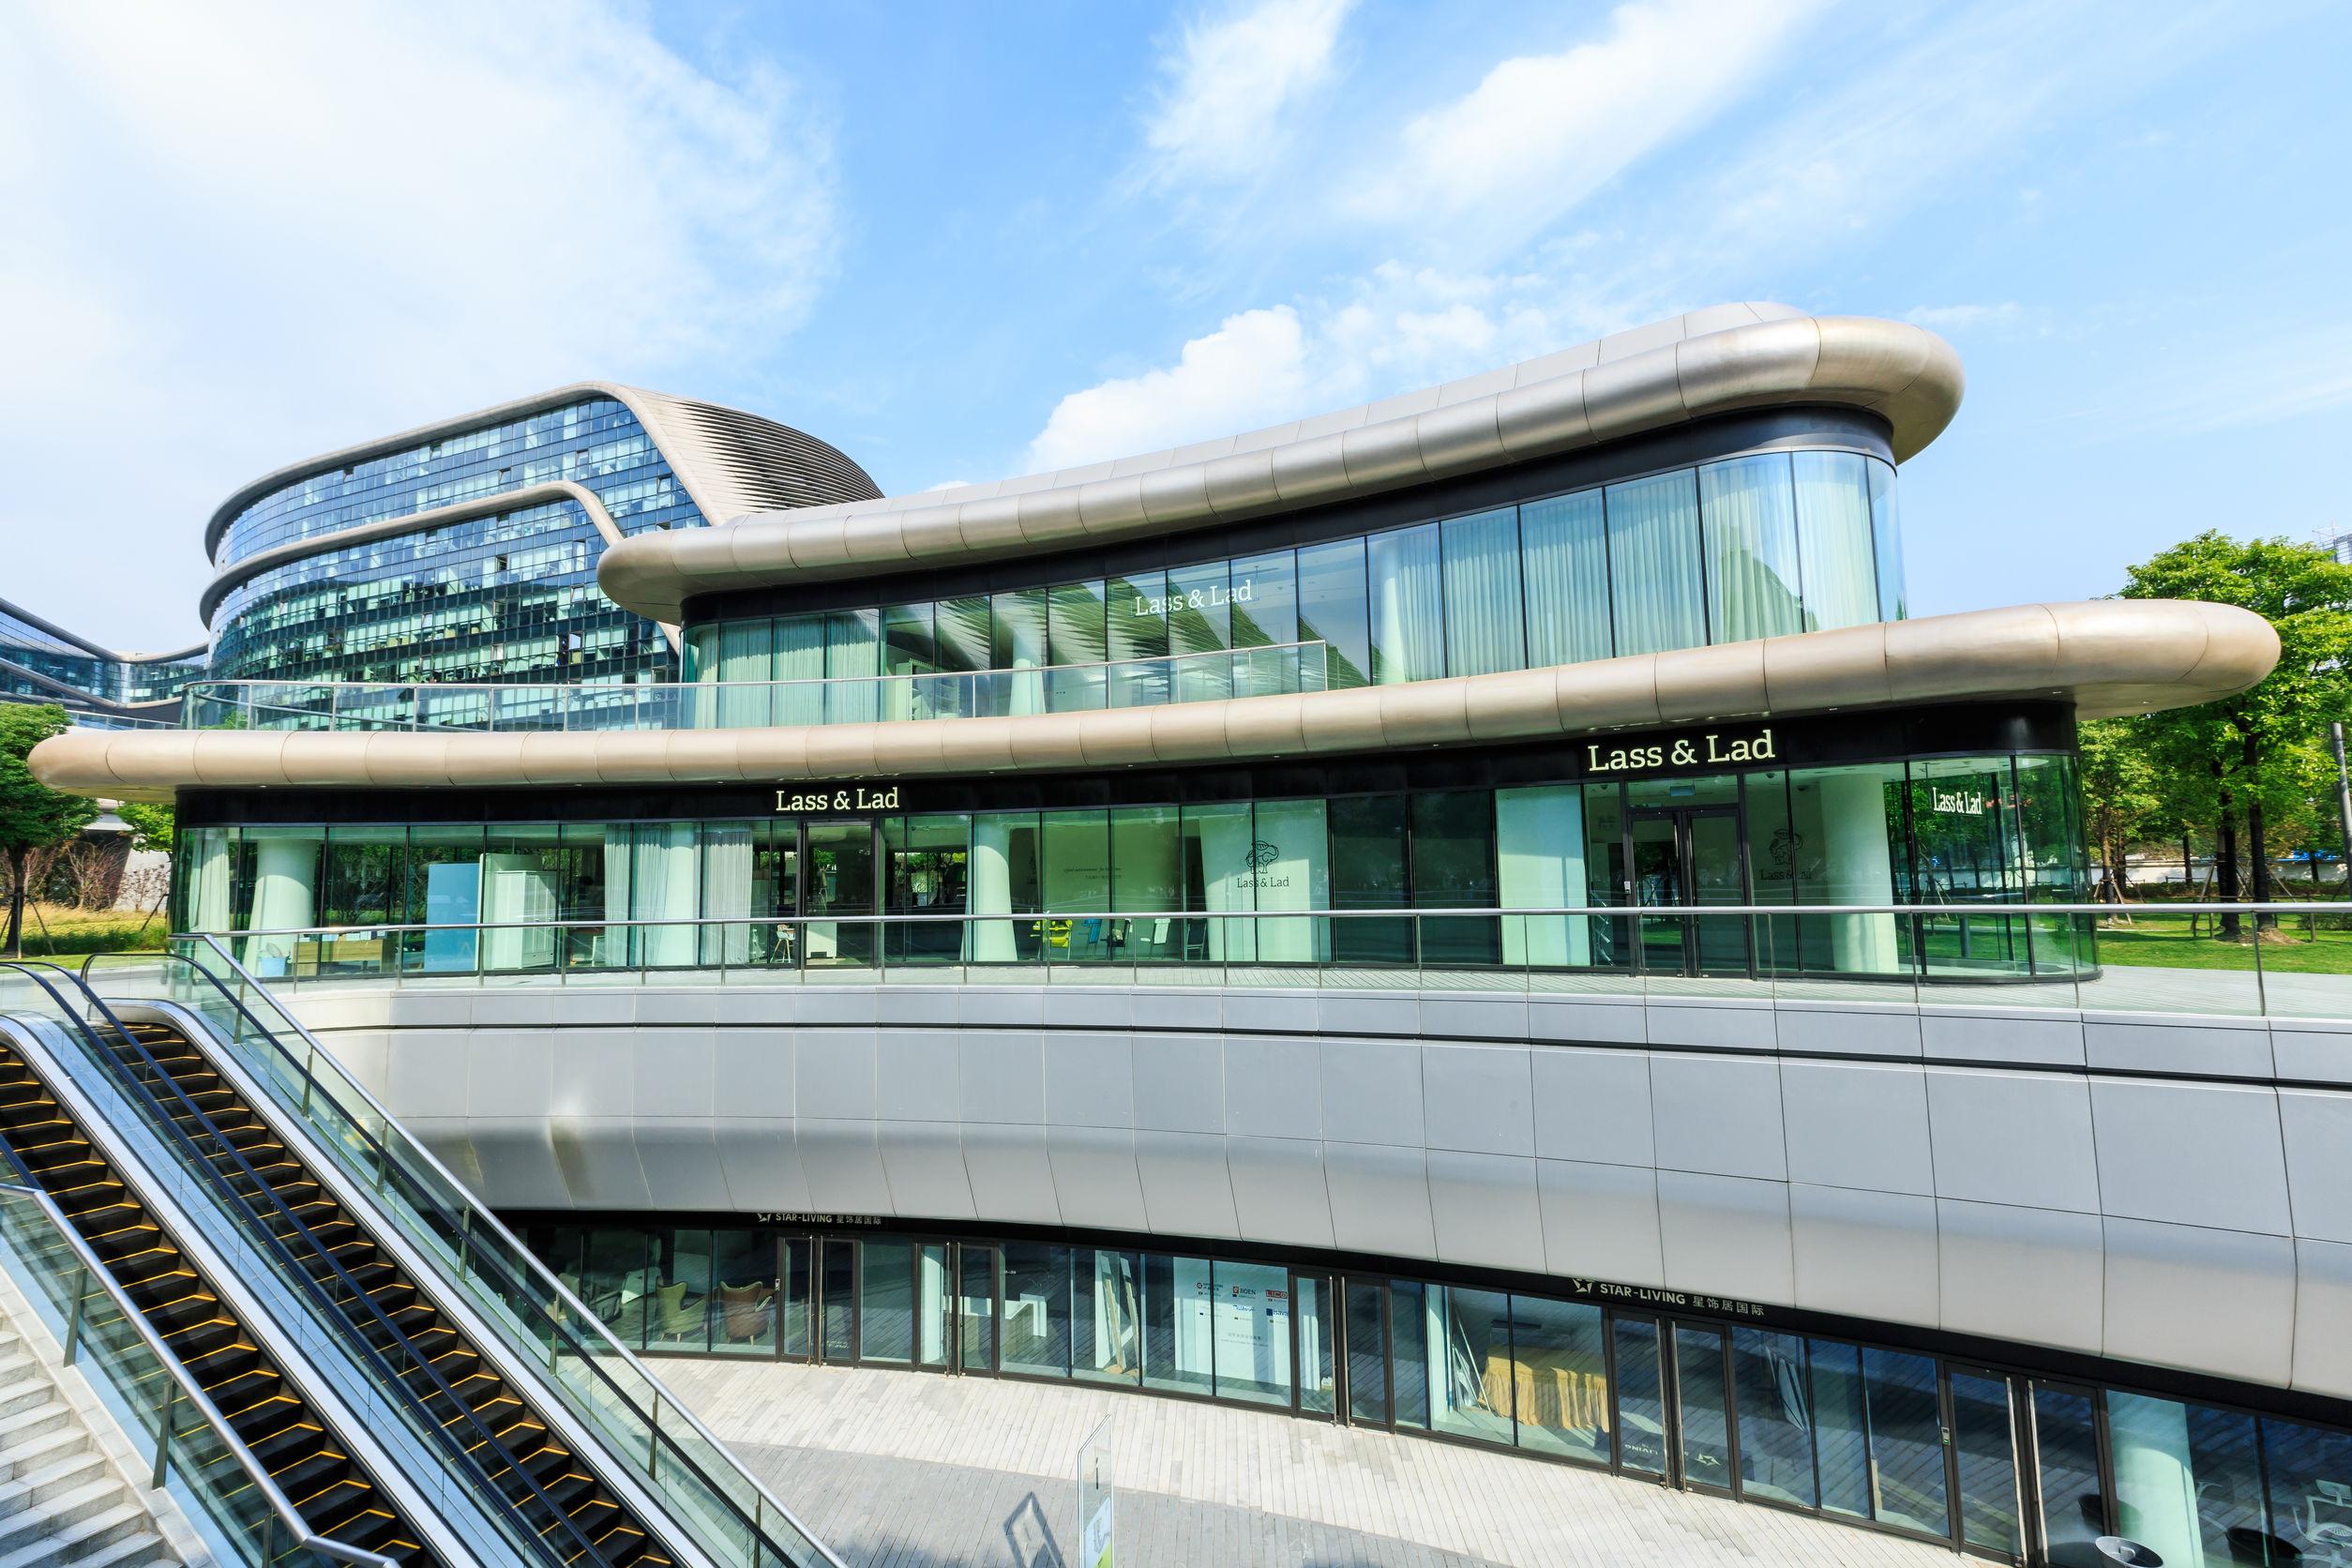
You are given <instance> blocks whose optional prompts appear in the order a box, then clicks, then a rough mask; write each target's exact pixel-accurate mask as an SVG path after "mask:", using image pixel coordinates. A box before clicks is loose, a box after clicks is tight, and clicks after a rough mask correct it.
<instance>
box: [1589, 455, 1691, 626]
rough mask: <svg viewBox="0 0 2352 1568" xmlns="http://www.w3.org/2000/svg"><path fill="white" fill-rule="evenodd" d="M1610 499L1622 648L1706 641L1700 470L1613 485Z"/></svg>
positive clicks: (1613, 594)
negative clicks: (1701, 572)
mask: <svg viewBox="0 0 2352 1568" xmlns="http://www.w3.org/2000/svg"><path fill="white" fill-rule="evenodd" d="M1607 505H1608V526H1609V598H1610V602H1611V605H1612V608H1613V609H1614V611H1615V619H1616V623H1617V651H1618V653H1619V654H1620V655H1625V654H1663V653H1666V652H1668V651H1670V650H1672V649H1676V648H1696V647H1699V646H1700V645H1702V644H1703V643H1705V642H1706V641H1707V618H1706V611H1705V608H1704V607H1703V606H1702V605H1701V603H1700V600H1699V567H1698V477H1697V475H1695V474H1693V473H1692V472H1691V471H1690V470H1689V469H1684V470H1682V471H1681V473H1678V474H1661V475H1657V476H1656V477H1655V478H1651V479H1636V480H1634V481H1633V482H1632V483H1630V484H1623V485H1611V486H1609V487H1608V491H1607Z"/></svg>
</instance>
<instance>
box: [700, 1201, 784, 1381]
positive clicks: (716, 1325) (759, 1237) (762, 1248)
mask: <svg viewBox="0 0 2352 1568" xmlns="http://www.w3.org/2000/svg"><path fill="white" fill-rule="evenodd" d="M711 1278H712V1282H713V1289H714V1299H713V1301H712V1304H711V1349H714V1350H716V1351H719V1352H721V1353H723V1354H727V1355H750V1356H764V1355H771V1354H773V1353H774V1352H775V1349H776V1243H775V1242H774V1240H772V1239H771V1238H770V1237H769V1236H768V1235H767V1234H766V1233H765V1232H763V1231H759V1230H718V1231H714V1232H713V1233H712V1235H711Z"/></svg>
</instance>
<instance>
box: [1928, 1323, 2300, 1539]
mask: <svg viewBox="0 0 2352 1568" xmlns="http://www.w3.org/2000/svg"><path fill="white" fill-rule="evenodd" d="M1947 1381H1948V1382H1949V1383H1950V1385H1951V1389H1952V1459H1953V1464H1954V1468H1955V1469H1956V1470H1958V1471H1959V1476H1960V1530H1961V1534H1962V1538H1963V1539H1964V1540H1965V1541H1966V1542H1967V1544H1968V1545H1971V1546H1982V1547H1983V1548H1985V1549H1986V1550H1988V1551H1995V1552H2000V1553H2003V1554H2008V1555H2013V1554H2014V1553H2015V1552H2016V1551H2017V1550H2018V1548H2019V1546H2020V1545H2021V1544H2022V1540H2021V1537H2020V1536H2019V1534H2018V1530H2017V1455H2016V1451H2015V1449H2014V1447H2013V1440H2012V1438H2011V1435H2010V1432H2011V1425H2010V1419H2009V1380H2007V1379H2006V1378H1998V1377H1994V1376H1990V1375H1987V1374H1981V1373H1975V1372H1963V1371H1961V1370H1960V1369H1959V1368H1957V1367H1954V1368H1952V1371H1951V1373H1950V1375H1949V1377H1948V1379H1947ZM2247 1440H2248V1443H2249V1445H2250V1446H2251V1444H2252V1441H2253V1432H2252V1430H2251V1428H2249V1430H2248V1433H2247Z"/></svg>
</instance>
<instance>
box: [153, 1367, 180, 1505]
mask: <svg viewBox="0 0 2352 1568" xmlns="http://www.w3.org/2000/svg"><path fill="white" fill-rule="evenodd" d="M179 1410H180V1391H179V1386H178V1385H177V1384H175V1383H167V1384H165V1385H164V1389H163V1410H162V1411H161V1413H160V1414H159V1415H158V1417H157V1419H156V1440H155V1474H154V1476H153V1477H152V1478H150V1479H149V1481H148V1482H147V1485H148V1487H149V1489H150V1490H156V1491H160V1490H161V1489H162V1486H163V1478H164V1477H165V1476H166V1475H168V1474H170V1473H171V1469H172V1423H173V1420H174V1419H176V1418H177V1417H178V1415H179Z"/></svg>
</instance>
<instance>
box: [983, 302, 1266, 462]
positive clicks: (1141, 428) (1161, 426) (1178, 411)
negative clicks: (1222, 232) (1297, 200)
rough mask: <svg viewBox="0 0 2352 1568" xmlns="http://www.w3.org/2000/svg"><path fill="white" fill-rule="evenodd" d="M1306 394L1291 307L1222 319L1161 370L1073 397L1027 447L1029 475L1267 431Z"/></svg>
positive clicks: (1065, 400)
mask: <svg viewBox="0 0 2352 1568" xmlns="http://www.w3.org/2000/svg"><path fill="white" fill-rule="evenodd" d="M1307 385H1308V381H1307V368H1306V334H1305V331H1304V328H1303V327H1302V326H1301V325H1300V323H1299V313H1298V312H1297V311H1296V310H1294V309H1291V308H1290V307H1289V306H1287V305H1284V306H1277V307H1275V308H1274V309H1271V310H1244V311H1243V312H1242V313H1241V314H1240V315H1236V316H1228V317H1226V318H1225V323H1224V324H1223V325H1221V326H1219V327H1218V328H1217V330H1216V331H1214V332H1212V333H1210V334H1209V335H1208V336H1207V337H1205V338H1195V339H1193V340H1192V341H1190V342H1188V343H1186V344H1185V345H1184V354H1183V355H1182V357H1180V358H1179V359H1178V361H1177V363H1175V364H1174V365H1172V366H1169V367H1168V368H1167V369H1159V370H1147V371H1145V372H1144V373H1143V374H1141V375H1139V376H1123V377H1119V378H1116V379H1113V380H1110V381H1106V382H1102V383H1099V384H1096V385H1093V386H1090V387H1088V388H1087V389H1086V390H1085V391H1083V392H1073V393H1071V394H1070V395H1069V396H1068V397H1066V398H1063V400H1062V401H1061V402H1059V403H1057V404H1055V405H1054V410H1053V414H1052V416H1051V417H1050V418H1048V420H1047V421H1046V428H1045V429H1044V430H1041V431H1040V432H1038V435H1037V439H1036V440H1035V441H1033V442H1032V443H1031V444H1030V447H1029V462H1030V468H1031V471H1032V472H1033V473H1040V474H1043V473H1049V472H1051V471H1052V470H1054V469H1059V468H1075V467H1078V465H1080V464H1082V463H1091V462H1101V461H1104V460H1108V459H1111V458H1123V457H1131V456H1134V455H1135V454H1137V453H1141V452H1153V451H1157V450H1159V449H1160V448H1162V447H1166V446H1181V445H1184V444H1185V443H1187V442H1192V441H1201V440H1205V439H1207V438H1209V437H1211V436H1218V435H1231V434H1233V433H1235V432H1236V431H1239V430H1249V429H1252V428H1254V427H1257V426H1261V425H1267V424H1272V423H1274V421H1276V420H1278V419H1280V418H1282V417H1284V416H1285V415H1286V414H1289V413H1291V412H1293V411H1294V410H1295V408H1296V405H1297V403H1298V400H1299V398H1300V396H1301V395H1302V394H1303V393H1304V391H1305V390H1306V388H1307Z"/></svg>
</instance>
